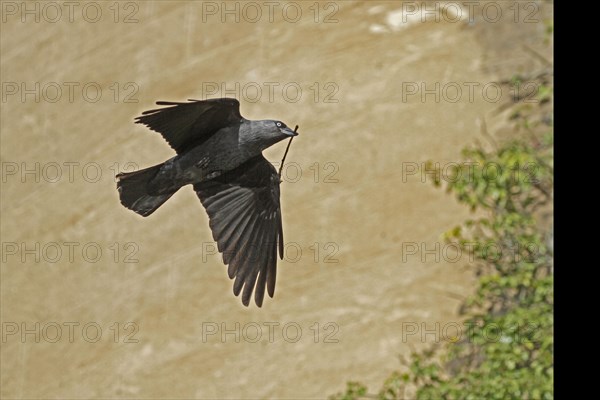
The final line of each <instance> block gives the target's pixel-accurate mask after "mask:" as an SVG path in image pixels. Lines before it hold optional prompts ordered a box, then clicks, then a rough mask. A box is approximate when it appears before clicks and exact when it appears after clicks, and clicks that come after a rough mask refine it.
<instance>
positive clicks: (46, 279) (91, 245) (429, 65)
mask: <svg viewBox="0 0 600 400" xmlns="http://www.w3.org/2000/svg"><path fill="white" fill-rule="evenodd" d="M34 3H35V2H32V4H34ZM374 3H376V2H373V3H371V2H330V3H319V4H317V5H315V4H313V3H310V2H296V3H293V5H292V6H290V5H287V6H286V4H287V3H281V4H280V5H278V6H277V7H276V8H274V9H273V10H272V14H269V12H270V11H269V8H268V7H269V6H267V5H265V4H263V3H260V2H259V3H255V4H257V5H258V6H259V10H260V13H261V14H260V17H259V14H257V13H255V11H256V10H254V9H252V8H251V7H254V6H251V7H249V6H248V4H247V3H239V4H238V6H237V7H238V8H237V9H236V8H235V3H229V4H230V5H231V4H233V5H231V7H232V8H231V9H232V10H233V13H234V14H226V13H224V10H223V9H221V7H223V5H222V3H220V2H204V3H202V2H170V1H169V2H167V1H155V2H152V1H151V2H139V3H138V2H129V3H115V4H116V5H115V4H112V3H103V2H102V3H97V6H84V3H82V4H81V5H79V6H75V7H74V8H73V10H72V14H70V13H69V8H68V7H67V6H66V5H64V4H62V3H60V2H59V3H57V4H58V5H59V6H60V8H59V9H58V10H59V11H58V12H61V14H56V10H54V9H51V8H48V6H46V5H44V3H39V4H38V3H35V4H38V6H37V7H38V8H37V9H36V8H35V6H34V5H31V10H33V11H32V12H33V14H28V13H26V12H25V11H24V10H23V9H21V7H22V6H21V5H20V4H21V3H12V2H3V3H2V7H3V10H2V12H3V14H2V18H3V20H2V23H1V32H0V33H1V38H0V45H1V49H0V50H1V64H0V65H1V80H2V85H3V87H2V103H1V106H2V111H1V118H0V128H1V153H0V157H1V162H2V191H1V208H0V209H1V213H2V221H1V235H2V246H3V247H2V270H1V278H2V286H1V288H2V293H1V300H2V323H3V326H2V333H3V338H2V380H1V383H2V397H7V398H19V397H27V398H34V397H44V398H87V397H103V398H118V397H127V398H163V397H164V398H166V397H169V398H194V397H196V398H267V397H268V398H285V397H288V398H290V397H294V398H298V397H303V398H321V397H324V396H326V395H328V394H331V393H333V392H335V391H337V390H339V389H341V388H342V387H343V385H344V382H345V381H346V380H347V379H362V380H363V381H365V382H366V383H368V384H378V383H380V382H381V381H382V380H383V379H384V378H385V377H386V376H387V374H388V373H389V371H390V370H391V369H393V368H396V367H398V365H399V363H398V361H397V357H396V355H408V354H410V352H411V351H412V349H414V348H420V347H421V346H425V345H429V344H431V343H432V342H433V341H435V340H436V338H437V339H438V340H444V334H445V332H444V331H443V329H444V327H445V326H452V325H447V324H456V323H460V317H459V316H458V305H459V304H460V301H461V299H462V298H464V296H466V295H468V293H470V290H471V289H470V288H471V285H472V277H471V274H470V272H469V271H468V269H465V268H464V265H465V264H466V260H465V259H464V258H463V259H462V260H460V261H456V258H455V256H454V254H453V253H452V249H447V248H445V247H444V246H445V245H444V244H443V243H442V242H441V240H440V235H441V233H443V232H444V231H445V230H447V229H449V228H451V227H453V226H454V225H456V224H458V223H460V222H461V221H462V220H463V219H464V218H465V217H466V216H467V215H468V214H467V210H465V208H464V207H462V206H460V205H458V204H457V203H456V201H455V200H454V199H453V198H450V197H449V196H447V195H445V194H444V193H443V192H442V191H441V190H436V189H435V188H434V187H433V185H432V184H431V176H429V175H427V174H423V170H422V163H423V162H424V161H425V160H427V159H431V160H434V161H435V162H437V163H440V165H441V166H442V167H444V166H446V165H448V163H449V162H456V161H458V160H460V149H461V148H463V147H464V146H466V145H469V144H473V143H474V142H475V141H476V140H481V135H480V131H481V127H480V125H481V121H482V118H483V117H485V116H489V115H490V113H492V112H493V111H494V110H496V109H497V107H498V105H499V104H501V103H502V102H503V101H507V99H508V96H509V94H508V92H506V91H505V92H504V93H502V94H501V97H500V99H499V100H498V101H495V99H496V97H495V96H497V94H495V92H494V89H495V86H494V85H493V84H492V85H491V86H487V87H486V85H488V84H490V83H493V82H494V81H495V80H498V79H508V78H510V77H511V74H512V73H513V72H519V71H518V70H516V69H519V68H522V69H527V70H529V69H531V68H533V69H536V68H541V67H543V63H542V62H541V61H540V60H539V59H537V58H535V57H533V56H531V53H530V52H528V51H526V50H524V46H523V45H527V46H529V47H533V48H535V46H537V45H539V46H542V44H543V42H542V41H541V39H539V38H540V37H543V29H544V24H543V18H545V16H546V15H547V9H546V11H544V10H538V11H539V12H538V13H537V14H534V15H533V16H532V18H534V19H535V20H536V21H537V22H534V23H529V24H526V23H523V19H524V18H525V16H527V15H529V12H531V9H527V10H525V9H523V10H522V13H523V14H519V16H518V17H517V19H518V20H519V21H520V22H521V23H518V24H515V23H514V22H513V19H514V18H515V16H514V14H508V13H509V12H510V10H509V9H508V8H506V7H505V8H503V10H504V18H503V19H502V21H500V22H492V21H491V20H489V18H488V17H489V16H487V15H486V17H485V18H484V17H482V14H481V12H482V11H481V10H479V11H476V13H477V15H475V16H474V17H473V18H472V20H471V22H469V19H470V18H468V17H467V14H464V15H461V16H457V15H456V12H455V11H452V10H441V13H442V14H439V15H438V17H437V19H438V21H436V18H434V17H429V18H430V20H428V22H425V23H423V22H422V21H421V20H420V17H421V14H419V12H421V11H422V10H419V9H413V8H404V11H403V8H402V5H401V3H399V2H379V3H376V4H374ZM7 4H8V6H7ZM531 4H537V3H534V2H532V3H531ZM13 6H14V8H13ZM7 7H8V8H7ZM286 7H287V8H286ZM291 7H296V8H291ZM98 10H100V11H99V12H100V14H97V12H96V11H98ZM284 10H286V11H285V12H284ZM297 10H300V12H301V14H294V12H295V11H297ZM476 10H478V9H476ZM488 11H489V13H490V16H492V14H491V13H492V10H491V9H490V10H488ZM453 12H454V14H452V13H453ZM462 12H467V10H463V11H462ZM36 13H37V14H36ZM509 15H510V16H509ZM36 17H38V19H39V22H36V21H35V19H36ZM235 17H238V18H239V22H235ZM223 18H225V22H222V19H223ZM486 18H488V19H486ZM95 19H98V21H97V22H93V21H94V20H95ZM296 19H297V21H296V22H293V21H294V20H296ZM23 21H24V22H23ZM71 21H72V22H71ZM115 21H116V22H115ZM506 21H508V22H506ZM511 62H512V64H509V63H511ZM506 65H510V66H511V68H508V67H506ZM512 66H515V68H512ZM517 67H518V68H517ZM511 70H512V71H513V72H507V71H511ZM224 85H225V86H224ZM436 85H437V86H436ZM471 89H472V90H471ZM427 90H429V92H427ZM505 90H506V88H505ZM427 93H429V94H427ZM207 94H208V95H209V96H208V97H219V96H225V95H229V96H235V97H237V98H239V99H240V101H241V103H242V106H241V111H242V115H244V116H245V117H247V118H250V119H263V118H277V119H281V120H283V121H285V122H286V123H287V124H288V125H290V126H294V125H295V124H299V125H300V130H299V131H300V136H299V137H297V138H296V139H295V140H294V143H293V145H292V147H291V151H290V154H289V155H288V162H289V164H288V166H287V168H286V169H285V172H286V175H285V176H284V183H283V184H282V207H283V214H284V232H285V239H286V242H288V245H287V247H286V260H284V261H283V262H280V263H279V272H278V282H277V288H276V293H275V298H274V299H267V300H266V301H265V304H264V306H263V308H262V309H257V308H256V307H254V306H251V307H250V308H244V307H242V306H241V303H240V300H239V298H236V297H234V296H233V294H232V293H231V287H232V282H231V281H229V279H228V278H227V274H226V267H225V266H223V264H222V262H221V260H220V257H219V256H218V255H216V254H214V244H213V242H212V236H211V233H210V231H209V228H208V221H207V217H206V214H205V212H204V210H203V209H202V207H201V205H200V202H199V201H198V199H197V198H196V196H195V194H194V193H193V191H192V190H191V188H185V189H184V190H182V191H180V192H179V193H177V194H176V195H175V196H174V197H173V198H172V199H170V200H169V201H168V202H167V203H166V204H165V205H164V206H163V207H162V208H161V209H160V210H159V211H157V212H156V213H155V214H154V215H152V216H151V217H149V218H147V219H144V218H141V217H139V216H138V215H135V214H134V213H133V212H131V211H128V210H126V209H125V208H123V207H122V206H121V205H120V204H119V200H118V194H117V191H116V184H115V180H114V175H115V173H116V172H119V171H121V170H123V169H126V168H130V167H132V166H133V167H135V166H137V167H139V168H142V167H146V166H150V165H153V164H155V163H158V162H162V161H164V160H165V159H167V158H169V157H171V156H172V155H173V152H172V151H171V149H170V148H169V147H168V145H167V144H166V143H165V142H164V141H163V140H162V138H161V137H160V136H159V135H158V134H156V133H154V132H151V131H149V130H147V129H145V128H144V127H142V126H139V125H134V124H133V118H134V117H136V116H137V115H139V114H140V113H141V112H142V111H144V110H147V109H151V108H154V102H155V101H156V100H173V101H181V100H185V99H187V98H202V97H203V96H206V95H207ZM284 148H285V143H282V144H279V145H277V146H274V147H273V148H271V149H269V150H268V151H267V152H266V153H265V155H266V156H267V158H268V159H270V160H271V161H273V162H278V161H279V160H280V158H281V155H282V153H283V150H284ZM422 323H426V324H427V326H426V328H427V329H430V330H432V331H434V332H435V333H433V334H430V335H429V336H427V335H425V336H423V335H422V333H424V332H422V331H421V330H420V329H421V328H422V325H421V324H422ZM36 324H37V325H36ZM436 324H438V325H436ZM409 326H410V327H411V328H410V329H412V328H413V327H415V326H416V327H417V329H419V331H417V332H416V333H412V331H407V329H408V327H409ZM25 329H27V330H29V333H26V332H24V330H25ZM448 332H450V331H448ZM452 332H453V331H452ZM452 332H450V333H449V334H452ZM408 333H410V334H408ZM38 341H39V342H38Z"/></svg>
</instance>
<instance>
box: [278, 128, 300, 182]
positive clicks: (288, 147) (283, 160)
mask: <svg viewBox="0 0 600 400" xmlns="http://www.w3.org/2000/svg"><path fill="white" fill-rule="evenodd" d="M297 131H298V125H296V127H295V128H294V133H296V132H297ZM292 140H294V137H293V136H292V137H291V138H290V141H289V142H288V145H287V147H286V148H285V153H284V154H283V159H282V160H281V165H280V166H279V180H281V171H283V163H284V162H285V157H286V156H287V153H288V150H289V149H290V145H291V144H292Z"/></svg>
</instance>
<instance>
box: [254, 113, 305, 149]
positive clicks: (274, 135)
mask: <svg viewBox="0 0 600 400" xmlns="http://www.w3.org/2000/svg"><path fill="white" fill-rule="evenodd" d="M297 135H298V133H297V132H294V131H293V130H292V129H290V128H289V127H288V126H287V125H286V124H284V123H283V122H281V121H276V120H270V119H265V120H262V121H250V129H248V130H247V131H246V132H245V135H244V136H246V138H245V139H246V140H247V141H249V142H253V143H254V144H257V145H258V146H259V147H260V148H261V150H264V149H266V148H267V147H269V146H272V145H274V144H275V143H277V142H279V141H281V140H283V139H287V138H290V137H292V136H297Z"/></svg>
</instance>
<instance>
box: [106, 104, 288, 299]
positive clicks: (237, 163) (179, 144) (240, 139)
mask: <svg viewBox="0 0 600 400" xmlns="http://www.w3.org/2000/svg"><path fill="white" fill-rule="evenodd" d="M157 104H158V105H169V106H171V107H168V108H162V109H157V110H151V111H146V112H144V113H143V114H142V116H140V117H138V118H137V119H136V122H138V123H142V124H144V125H146V126H148V127H149V128H150V129H152V130H155V131H157V132H159V133H161V134H162V136H163V137H164V138H165V139H166V140H167V142H168V143H169V144H170V145H171V147H173V149H174V150H175V151H176V152H177V155H176V156H175V157H173V158H171V159H169V160H167V161H165V162H164V163H162V164H159V165H156V166H154V167H150V168H146V169H144V170H140V171H136V172H131V173H125V174H120V175H118V176H117V177H118V178H119V181H118V183H117V188H118V190H119V194H120V197H121V203H122V204H123V205H124V206H125V207H127V208H129V209H131V210H133V211H135V212H136V213H138V214H140V215H142V216H144V217H145V216H148V215H150V214H152V213H153V212H154V211H155V210H156V209H157V208H158V207H160V206H161V205H162V204H163V203H164V202H165V201H167V200H168V199H169V198H170V197H171V196H172V195H173V194H174V193H175V192H176V191H177V190H179V189H180V188H181V187H182V186H185V185H188V184H192V185H193V187H194V190H195V191H196V194H197V195H198V197H199V198H200V201H201V203H202V204H203V206H204V207H205V208H206V211H207V213H208V215H209V219H210V228H211V230H212V233H213V238H214V239H215V241H216V242H217V246H218V249H219V251H220V252H221V253H222V254H223V261H224V262H225V264H228V265H229V268H228V274H229V277H230V278H234V277H235V282H234V287H233V291H234V293H235V295H236V296H237V295H238V294H239V293H240V292H241V290H242V288H244V290H243V294H242V302H243V303H244V305H248V304H249V301H250V297H251V295H252V291H253V290H254V288H255V285H256V290H255V292H254V293H255V302H256V304H257V305H258V306H259V307H260V306H261V305H262V301H263V298H264V291H265V287H266V288H267V290H268V293H269V295H270V296H271V297H273V293H274V290H275V277H276V267H277V257H276V256H277V248H279V255H280V257H283V229H282V223H281V208H280V204H279V176H278V174H277V171H276V170H275V168H274V167H273V165H271V163H269V162H268V161H267V160H266V159H265V158H264V157H263V156H262V151H263V150H264V149H266V148H267V147H269V146H271V145H273V144H275V143H277V142H279V141H281V140H283V139H286V138H288V137H290V136H295V135H296V133H295V131H292V130H290V129H289V128H288V127H287V126H285V124H283V123H282V122H280V121H272V120H262V121H250V120H247V119H245V118H243V117H242V116H241V115H240V113H239V102H238V101H237V100H235V99H214V100H205V101H198V100H191V102H189V103H170V102H158V103H157Z"/></svg>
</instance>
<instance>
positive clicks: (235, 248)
mask: <svg viewBox="0 0 600 400" xmlns="http://www.w3.org/2000/svg"><path fill="white" fill-rule="evenodd" d="M194 190H195V191H196V193H197V194H198V197H199V198H200V201H201V202H202V205H203V206H204V208H206V212H207V213H208V216H209V219H210V223H209V224H210V229H211V230H212V234H213V239H214V240H215V241H216V242H217V247H218V249H219V251H220V252H221V253H222V254H223V262H224V263H225V264H228V265H229V267H228V270H227V272H228V274H229V278H231V279H233V278H234V277H235V282H234V284H233V293H234V294H235V295H236V296H237V295H239V294H240V292H241V290H242V287H243V288H244V291H243V293H242V303H243V304H244V305H245V306H247V305H248V304H249V303H250V297H251V296H252V290H253V289H254V286H255V285H256V290H255V292H254V301H255V303H256V305H257V306H259V307H260V306H262V302H263V298H264V295H265V285H266V287H267V290H268V293H269V296H271V297H273V294H274V292H275V277H276V274H277V247H278V246H279V257H280V258H283V229H282V224H281V207H280V204H279V175H278V174H277V171H276V170H275V168H274V167H273V165H271V163H270V162H268V161H267V160H266V159H265V158H264V157H263V156H262V155H260V156H257V157H254V158H251V159H250V160H248V161H246V162H245V163H244V164H242V165H240V166H239V167H238V168H236V169H234V170H232V171H229V172H227V173H224V174H223V175H220V176H219V177H218V178H215V179H212V180H210V181H206V182H201V183H197V184H195V185H194Z"/></svg>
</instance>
